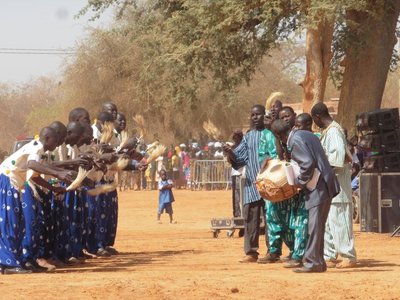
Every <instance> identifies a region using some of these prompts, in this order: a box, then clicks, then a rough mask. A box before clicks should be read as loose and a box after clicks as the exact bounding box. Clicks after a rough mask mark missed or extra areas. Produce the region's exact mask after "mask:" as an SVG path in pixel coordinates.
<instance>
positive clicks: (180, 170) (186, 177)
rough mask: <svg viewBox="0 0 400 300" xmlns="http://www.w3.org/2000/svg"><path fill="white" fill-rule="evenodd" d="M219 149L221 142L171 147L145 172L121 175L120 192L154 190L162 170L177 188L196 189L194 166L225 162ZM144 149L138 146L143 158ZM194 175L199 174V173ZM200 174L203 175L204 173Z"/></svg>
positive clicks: (220, 148) (125, 172)
mask: <svg viewBox="0 0 400 300" xmlns="http://www.w3.org/2000/svg"><path fill="white" fill-rule="evenodd" d="M222 145H223V143H222V142H220V141H209V142H206V143H204V144H203V145H202V144H200V143H199V142H192V141H188V143H187V145H186V144H185V143H181V144H179V145H176V146H173V145H171V146H169V148H168V149H166V151H165V153H164V154H163V155H160V157H159V158H157V160H155V161H154V162H152V163H150V164H149V165H148V168H147V169H146V171H139V170H135V171H124V172H122V173H121V174H120V176H119V178H120V180H119V189H120V191H122V190H127V189H130V190H136V191H139V190H156V189H157V188H158V182H159V180H160V176H159V172H160V171H161V170H166V172H167V175H168V178H171V179H172V180H173V182H174V186H175V187H176V188H178V189H198V188H200V187H199V186H198V185H199V181H201V180H200V179H199V178H196V174H195V173H196V170H195V165H194V164H195V162H196V161H205V160H211V161H215V160H217V161H218V160H224V153H223V150H222ZM147 147H148V145H146V144H145V143H144V141H142V143H141V144H140V145H139V151H140V153H141V154H142V155H143V156H145V155H146V150H147ZM199 167H200V166H199ZM197 171H198V172H197V173H200V170H197ZM202 171H203V172H204V170H202ZM199 176H200V175H198V176H197V177H199ZM200 177H201V176H200ZM227 180H229V174H227Z"/></svg>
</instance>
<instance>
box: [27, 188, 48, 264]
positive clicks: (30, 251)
mask: <svg viewBox="0 0 400 300" xmlns="http://www.w3.org/2000/svg"><path fill="white" fill-rule="evenodd" d="M36 191H37V193H38V196H39V198H40V199H36V198H35V196H34V194H33V191H32V188H31V187H30V186H29V185H28V184H25V188H24V189H23V190H22V191H21V195H22V212H23V217H24V228H25V230H24V235H23V239H22V254H23V256H24V259H25V260H36V259H37V258H39V257H43V256H44V252H45V248H46V247H48V246H49V245H46V242H47V238H45V230H46V228H45V216H44V211H43V207H44V203H46V202H48V201H50V198H51V194H50V193H45V192H43V191H42V190H41V189H39V188H36Z"/></svg>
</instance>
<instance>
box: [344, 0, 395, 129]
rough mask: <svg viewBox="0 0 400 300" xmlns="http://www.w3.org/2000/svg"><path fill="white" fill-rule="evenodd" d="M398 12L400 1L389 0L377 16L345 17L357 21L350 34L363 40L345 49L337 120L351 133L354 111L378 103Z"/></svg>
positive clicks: (371, 106) (362, 14)
mask: <svg viewBox="0 0 400 300" xmlns="http://www.w3.org/2000/svg"><path fill="white" fill-rule="evenodd" d="M399 12H400V1H390V0H387V1H385V11H384V12H383V13H382V14H381V16H380V17H378V18H373V17H369V16H367V15H366V14H365V13H362V12H357V11H349V12H347V18H348V20H349V21H350V22H355V24H357V26H356V27H353V28H350V29H351V30H352V31H353V32H352V33H353V34H355V35H356V36H358V37H360V40H361V39H362V40H363V42H364V44H363V46H361V47H349V49H347V50H346V58H345V62H344V67H345V70H344V75H343V82H342V89H341V92H340V102H339V109H338V118H337V119H338V121H339V122H340V123H341V125H342V126H343V127H345V128H348V129H349V131H350V132H352V133H354V130H355V128H354V125H355V121H356V115H357V114H359V113H362V112H365V111H369V110H373V109H378V108H380V106H381V102H382V95H383V92H384V89H385V83H386V79H387V75H388V71H389V67H390V60H391V57H392V54H393V47H394V45H395V44H396V41H397V39H396V36H395V31H396V23H397V20H398V17H399ZM353 24H354V23H353ZM361 35H362V36H361Z"/></svg>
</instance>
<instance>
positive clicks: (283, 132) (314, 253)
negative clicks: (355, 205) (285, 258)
mask: <svg viewBox="0 0 400 300" xmlns="http://www.w3.org/2000/svg"><path fill="white" fill-rule="evenodd" d="M272 132H273V133H274V134H275V136H276V137H277V138H278V139H280V140H281V141H282V142H283V143H284V144H285V145H287V146H288V149H290V152H291V157H292V160H294V161H295V162H296V163H297V164H298V165H299V167H300V174H299V175H298V177H297V178H296V179H295V181H296V185H297V186H298V187H300V188H302V189H303V190H304V194H305V201H306V205H305V207H306V209H307V210H308V213H309V216H308V234H309V239H308V243H307V248H306V252H305V254H304V257H303V267H302V268H299V269H295V270H293V271H294V272H297V273H309V272H325V271H326V263H325V260H324V233H325V222H326V219H327V217H328V213H329V209H330V205H331V201H332V198H333V197H335V196H336V195H337V194H338V193H339V191H340V186H339V183H338V181H337V179H336V176H335V173H334V172H333V169H332V167H331V166H330V164H329V161H328V159H327V157H326V155H325V151H324V149H323V148H322V146H321V143H320V141H319V139H318V138H317V137H316V136H315V135H314V134H313V133H312V132H309V131H305V130H295V129H294V130H292V129H291V128H290V126H289V125H288V124H287V123H286V122H285V121H283V120H276V121H275V122H274V123H273V124H272ZM315 169H318V170H319V172H320V173H321V175H320V176H319V179H318V182H317V185H316V187H315V188H314V189H312V190H310V189H309V188H307V183H308V182H309V181H310V180H311V179H312V178H313V175H314V171H315Z"/></svg>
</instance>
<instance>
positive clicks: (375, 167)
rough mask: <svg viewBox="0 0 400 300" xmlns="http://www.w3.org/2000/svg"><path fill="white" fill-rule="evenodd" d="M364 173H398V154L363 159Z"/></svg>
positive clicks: (399, 167)
mask: <svg viewBox="0 0 400 300" xmlns="http://www.w3.org/2000/svg"><path fill="white" fill-rule="evenodd" d="M363 168H364V170H365V172H368V173H376V172H400V153H388V154H384V155H376V156H370V157H367V158H365V159H364V166H363Z"/></svg>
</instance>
